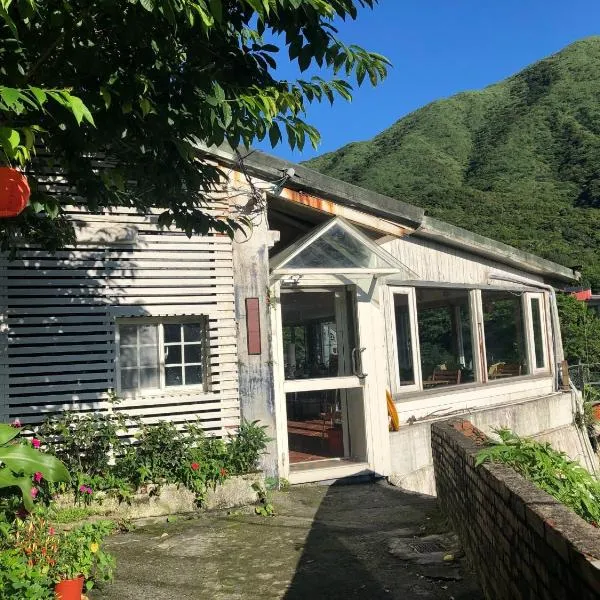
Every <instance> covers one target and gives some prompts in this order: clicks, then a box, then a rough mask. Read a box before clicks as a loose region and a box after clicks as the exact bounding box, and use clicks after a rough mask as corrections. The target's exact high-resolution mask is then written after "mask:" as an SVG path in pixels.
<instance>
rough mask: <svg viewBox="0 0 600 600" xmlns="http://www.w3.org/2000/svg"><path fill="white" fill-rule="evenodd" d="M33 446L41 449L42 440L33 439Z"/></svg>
mask: <svg viewBox="0 0 600 600" xmlns="http://www.w3.org/2000/svg"><path fill="white" fill-rule="evenodd" d="M31 445H32V446H33V447H34V448H39V447H40V446H41V445H42V442H40V440H38V439H37V438H33V439H32V440H31Z"/></svg>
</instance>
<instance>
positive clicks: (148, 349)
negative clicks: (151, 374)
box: [140, 346, 158, 367]
mask: <svg viewBox="0 0 600 600" xmlns="http://www.w3.org/2000/svg"><path fill="white" fill-rule="evenodd" d="M140 365H144V366H146V367H147V366H152V367H157V366H158V348H157V347H156V346H141V347H140Z"/></svg>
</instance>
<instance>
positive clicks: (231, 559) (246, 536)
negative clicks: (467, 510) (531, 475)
mask: <svg viewBox="0 0 600 600" xmlns="http://www.w3.org/2000/svg"><path fill="white" fill-rule="evenodd" d="M273 503H274V505H275V509H276V511H277V516H275V517H260V516H257V515H254V514H248V513H238V514H230V515H223V514H220V515H219V514H206V515H202V516H201V517H200V518H197V519H193V520H185V521H184V520H181V521H177V522H175V523H166V522H165V523H161V524H153V525H151V526H147V527H142V528H139V529H136V530H135V531H133V532H131V533H127V534H122V535H118V536H115V537H114V538H112V539H111V540H110V542H109V546H110V548H111V550H113V551H114V552H115V554H116V556H117V563H118V567H117V579H116V581H115V583H114V584H112V585H110V586H108V587H106V588H105V589H104V590H97V591H95V592H94V593H93V594H92V598H93V599H94V600H100V599H103V600H128V599H132V600H133V599H135V600H140V599H145V598H148V599H152V600H167V599H168V600H171V599H181V600H187V599H190V600H191V599H194V600H200V599H202V600H238V599H261V600H262V599H265V600H267V599H275V598H281V599H285V600H304V599H320V598H323V599H327V600H335V599H340V600H341V599H344V600H346V599H361V600H377V599H384V598H385V599H397V600H400V599H402V600H407V599H411V598H425V599H442V598H444V599H446V600H450V599H454V600H479V599H482V598H483V596H482V595H481V593H480V591H479V588H478V586H477V584H476V583H475V580H474V577H473V575H472V574H471V573H470V572H469V571H468V569H467V568H466V567H465V566H464V565H463V564H462V563H459V566H458V568H456V567H451V568H450V567H448V568H446V566H445V565H442V566H441V567H439V566H438V567H434V568H433V569H432V568H430V567H426V566H419V565H415V564H411V563H407V562H405V561H403V560H401V559H400V558H398V557H397V556H394V555H393V554H392V553H390V549H392V550H393V549H394V546H395V545H396V546H397V545H398V540H399V539H402V538H405V537H406V536H407V535H412V534H414V533H419V534H421V533H442V531H441V530H443V528H444V521H443V519H442V518H441V517H440V515H439V513H438V512H437V509H436V504H435V500H434V499H433V498H429V497H423V496H418V495H412V494H406V493H404V492H402V491H401V490H399V489H398V488H394V487H392V486H390V485H388V484H387V483H383V482H381V483H370V484H362V485H361V484H354V485H336V486H329V487H327V486H303V487H296V488H292V490H291V491H289V492H278V493H276V494H274V497H273ZM448 573H449V574H450V575H449V576H450V577H453V576H454V577H456V576H459V577H460V579H459V580H458V581H454V580H446V579H445V578H446V574H448ZM458 574H460V575H458ZM439 577H443V579H439Z"/></svg>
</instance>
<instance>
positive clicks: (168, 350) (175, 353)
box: [165, 344, 181, 365]
mask: <svg viewBox="0 0 600 600" xmlns="http://www.w3.org/2000/svg"><path fill="white" fill-rule="evenodd" d="M165 364H166V365H173V364H175V365H180V364H181V345H180V344H178V345H175V346H165Z"/></svg>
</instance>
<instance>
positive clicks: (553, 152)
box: [308, 37, 600, 291]
mask: <svg viewBox="0 0 600 600" xmlns="http://www.w3.org/2000/svg"><path fill="white" fill-rule="evenodd" d="M308 166H310V167H312V168H314V169H316V170H318V171H322V172H323V173H327V174H329V175H332V176H334V177H338V178H340V179H343V180H346V181H349V182H352V183H355V184H357V185H360V186H363V187H366V188H371V189H373V190H376V191H378V192H381V193H384V194H387V195H389V196H392V197H395V198H398V199H401V200H404V201H406V202H410V203H412V204H417V205H419V206H422V207H424V208H426V209H427V213H428V214H430V215H432V216H435V217H439V218H441V219H444V220H446V221H448V222H450V223H454V224H456V225H459V226H461V227H465V228H467V229H470V230H472V231H475V232H477V233H480V234H483V235H486V236H489V237H492V238H495V239H497V240H500V241H503V242H506V243H508V244H511V245H514V246H516V247H518V248H522V249H524V250H528V251H530V252H534V253H536V254H538V255H540V256H543V257H545V258H549V259H551V260H554V261H556V262H559V263H562V264H564V265H566V266H574V265H582V266H583V273H584V279H585V280H587V281H588V282H590V283H592V285H593V287H594V288H595V289H596V290H599V291H600V37H594V38H588V39H585V40H582V41H579V42H577V43H575V44H573V45H571V46H568V47H567V48H565V49H564V50H562V51H561V52H559V53H557V54H555V55H553V56H550V57H549V58H546V59H544V60H542V61H540V62H538V63H536V64H534V65H532V66H530V67H528V68H526V69H524V70H523V71H521V72H520V73H518V74H517V75H515V76H513V77H510V78H509V79H506V80H505V81H502V82H501V83H498V84H495V85H492V86H490V87H488V88H486V89H484V90H481V91H475V92H465V93H461V94H458V95H456V96H453V97H451V98H448V99H445V100H440V101H438V102H434V103H432V104H429V105H427V106H425V107H424V108H422V109H420V110H417V111H416V112H414V113H412V114H410V115H408V116H406V117H404V118H403V119H401V120H399V121H398V122H396V123H395V124H394V125H393V126H392V127H390V128H389V129H387V130H386V131H384V132H383V133H381V134H379V135H378V136H377V137H375V138H374V139H372V140H370V141H367V142H359V143H352V144H349V145H348V146H345V147H343V148H341V149H340V150H338V151H336V152H332V153H329V154H326V155H323V156H321V157H318V158H316V159H313V160H312V161H309V163H308Z"/></svg>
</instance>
